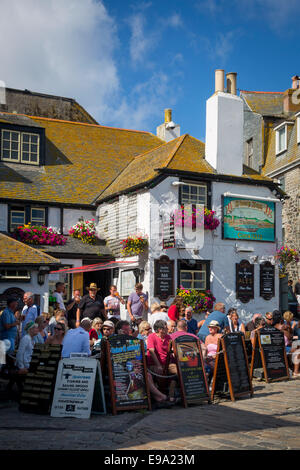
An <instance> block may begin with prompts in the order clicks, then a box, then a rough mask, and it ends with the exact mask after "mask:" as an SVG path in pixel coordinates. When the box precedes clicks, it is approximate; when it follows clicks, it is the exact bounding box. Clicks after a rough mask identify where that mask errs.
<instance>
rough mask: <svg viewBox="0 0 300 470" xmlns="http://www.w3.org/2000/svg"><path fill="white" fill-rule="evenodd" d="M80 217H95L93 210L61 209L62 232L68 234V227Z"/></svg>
mask: <svg viewBox="0 0 300 470" xmlns="http://www.w3.org/2000/svg"><path fill="white" fill-rule="evenodd" d="M80 217H83V218H84V219H85V220H90V219H95V218H96V216H95V212H93V211H86V210H78V209H64V211H63V218H64V222H63V233H64V234H68V232H69V230H70V228H71V227H72V226H73V225H74V224H76V223H77V222H78V220H79V219H80Z"/></svg>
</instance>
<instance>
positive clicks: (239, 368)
mask: <svg viewBox="0 0 300 470" xmlns="http://www.w3.org/2000/svg"><path fill="white" fill-rule="evenodd" d="M218 352H219V354H217V357H216V363H215V369H214V377H213V387H212V398H213V396H214V394H215V393H216V392H220V393H226V392H227V393H228V391H229V393H230V397H231V400H232V401H234V400H235V398H237V397H240V396H243V395H248V394H250V396H252V395H253V389H252V383H251V378H250V374H249V366H248V358H247V352H246V347H245V340H244V337H243V335H242V334H241V333H228V334H226V335H224V336H223V337H222V338H221V339H220V340H219V344H218ZM227 384H228V387H227ZM228 389H229V390H228Z"/></svg>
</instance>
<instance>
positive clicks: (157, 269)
mask: <svg viewBox="0 0 300 470" xmlns="http://www.w3.org/2000/svg"><path fill="white" fill-rule="evenodd" d="M173 295H174V260H170V259H169V257H168V256H161V257H160V258H159V259H156V260H154V297H158V298H159V299H160V300H168V299H169V298H170V297H172V296H173Z"/></svg>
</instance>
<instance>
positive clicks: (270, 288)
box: [260, 261, 275, 300]
mask: <svg viewBox="0 0 300 470" xmlns="http://www.w3.org/2000/svg"><path fill="white" fill-rule="evenodd" d="M260 296H261V297H263V298H264V299H265V300H270V299H271V298H272V297H274V296H275V267H274V266H273V265H272V264H271V263H270V262H269V261H266V262H265V263H263V264H261V265H260Z"/></svg>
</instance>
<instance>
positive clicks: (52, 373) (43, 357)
mask: <svg viewBox="0 0 300 470" xmlns="http://www.w3.org/2000/svg"><path fill="white" fill-rule="evenodd" d="M61 349H62V346H60V345H50V344H36V345H35V346H34V349H33V353H32V357H31V362H30V367H29V372H28V373H27V375H26V378H25V382H24V387H23V390H22V394H21V399H20V411H25V412H26V411H28V412H33V413H40V414H48V413H50V408H51V403H52V398H53V393H54V387H55V380H56V373H57V368H58V363H59V361H60V357H61Z"/></svg>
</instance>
